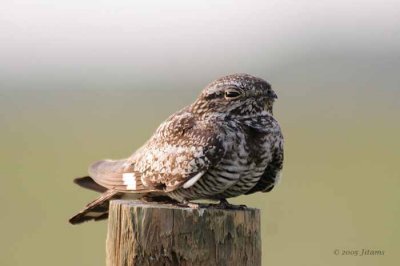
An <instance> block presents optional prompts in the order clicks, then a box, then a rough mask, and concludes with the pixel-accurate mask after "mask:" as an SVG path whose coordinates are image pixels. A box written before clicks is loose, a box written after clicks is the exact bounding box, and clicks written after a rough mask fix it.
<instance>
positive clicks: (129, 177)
mask: <svg viewBox="0 0 400 266" xmlns="http://www.w3.org/2000/svg"><path fill="white" fill-rule="evenodd" d="M122 180H123V181H124V185H126V188H127V189H131V190H136V177H135V174H134V173H123V174H122Z"/></svg>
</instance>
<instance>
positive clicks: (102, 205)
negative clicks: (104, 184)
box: [69, 190, 122, 224]
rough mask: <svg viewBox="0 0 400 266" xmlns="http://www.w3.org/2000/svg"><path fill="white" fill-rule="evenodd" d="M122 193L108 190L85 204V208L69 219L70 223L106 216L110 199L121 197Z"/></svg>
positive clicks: (101, 218)
mask: <svg viewBox="0 0 400 266" xmlns="http://www.w3.org/2000/svg"><path fill="white" fill-rule="evenodd" d="M121 196H122V193H120V192H118V191H115V190H108V191H106V192H104V193H103V194H101V196H100V197H99V198H97V199H96V200H94V201H92V202H90V203H89V204H88V205H86V207H85V209H83V210H82V211H80V212H79V213H78V214H76V215H75V216H73V217H72V218H71V219H69V222H70V223H71V224H80V223H83V222H86V221H90V220H95V221H98V220H103V219H107V217H108V207H109V203H110V200H112V199H119V198H121Z"/></svg>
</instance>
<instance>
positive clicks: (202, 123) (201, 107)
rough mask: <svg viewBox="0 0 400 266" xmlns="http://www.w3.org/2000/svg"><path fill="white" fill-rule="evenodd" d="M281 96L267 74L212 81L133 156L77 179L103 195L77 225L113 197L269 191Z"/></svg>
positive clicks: (277, 162)
mask: <svg viewBox="0 0 400 266" xmlns="http://www.w3.org/2000/svg"><path fill="white" fill-rule="evenodd" d="M276 98H277V96H276V94H275V92H274V91H273V90H272V89H271V86H270V85H269V84H268V83H267V82H266V81H264V80H263V79H260V78H257V77H254V76H251V75H247V74H234V75H229V76H226V77H222V78H220V79H217V80H216V81H214V82H212V83H211V84H209V85H208V86H207V87H206V88H205V89H204V90H203V91H202V93H201V94H200V96H199V97H198V99H197V100H196V101H195V102H194V103H193V104H191V105H189V106H187V107H185V108H183V109H182V110H180V111H178V112H176V113H175V114H173V115H171V116H170V117H169V118H168V119H167V120H166V121H165V122H163V123H162V124H161V125H160V126H159V128H158V129H157V130H156V132H155V133H154V135H153V136H152V137H151V138H150V139H149V140H148V141H147V142H146V143H145V144H144V145H143V146H142V147H141V148H140V149H138V150H137V151H135V152H134V153H133V154H132V155H131V156H130V157H128V158H127V159H122V160H103V161H98V162H95V163H94V164H92V165H91V166H90V167H89V176H87V177H82V178H77V179H75V183H77V184H78V185H80V186H83V187H85V188H89V189H92V190H96V191H98V192H102V193H103V194H102V195H101V197H100V198H98V199H96V200H95V201H93V202H91V203H89V204H88V205H87V206H86V208H85V209H84V210H83V211H81V212H80V213H78V214H77V215H75V216H74V217H72V218H71V219H70V222H71V223H72V224H77V223H81V222H84V221H88V220H92V219H93V220H100V219H105V218H107V216H108V205H109V201H110V200H111V199H116V198H126V197H130V198H132V197H133V198H146V199H154V200H157V198H166V197H167V198H170V199H172V200H175V201H177V202H180V203H183V204H187V203H188V201H190V200H196V199H210V200H220V201H221V204H228V203H227V201H226V199H227V198H231V197H236V196H239V195H243V194H252V193H255V192H258V191H260V192H268V191H270V190H271V189H272V188H273V187H274V185H275V184H276V182H277V181H278V179H279V175H280V171H281V170H282V163H283V136H282V133H281V129H280V127H279V125H278V122H277V121H276V120H275V119H274V117H273V115H272V106H273V103H274V100H275V99H276Z"/></svg>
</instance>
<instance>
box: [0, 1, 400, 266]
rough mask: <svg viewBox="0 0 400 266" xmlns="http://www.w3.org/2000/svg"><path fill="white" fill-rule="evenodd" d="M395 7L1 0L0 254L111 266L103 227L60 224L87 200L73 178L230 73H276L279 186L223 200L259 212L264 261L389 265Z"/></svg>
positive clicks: (394, 241) (397, 99)
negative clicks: (365, 252) (281, 143)
mask: <svg viewBox="0 0 400 266" xmlns="http://www.w3.org/2000/svg"><path fill="white" fill-rule="evenodd" d="M360 7H362V8H360ZM398 10H400V5H399V4H398V3H396V1H379V2H378V1H352V3H351V4H350V3H346V2H345V1H318V2H314V1H309V2H307V1H303V0H302V1H296V2H294V1H293V2H291V1H268V3H264V2H262V1H254V2H253V3H252V4H249V3H247V1H246V2H245V1H235V2H234V3H233V2H231V1H218V2H217V3H214V1H199V2H192V3H187V1H168V3H163V2H161V1H148V3H140V4H139V3H136V2H131V1H119V2H118V3H113V2H109V1H100V2H97V1H69V2H66V1H45V0H41V1H35V2H30V1H17V2H15V1H6V2H5V4H4V5H3V7H2V10H0V20H1V26H0V30H1V31H2V34H1V36H0V39H1V42H0V48H1V49H0V58H1V61H0V126H1V131H0V143H1V146H0V162H1V163H0V166H1V167H0V187H1V193H0V199H1V202H2V215H1V218H0V235H1V239H0V265H104V261H105V237H106V227H107V224H106V223H105V222H98V223H87V224H84V225H81V226H71V225H70V224H68V222H67V220H68V218H69V217H70V216H71V215H73V214H74V213H75V212H76V211H78V210H80V209H81V208H82V207H83V206H84V205H85V204H86V203H87V202H88V201H90V200H92V199H93V198H95V197H96V194H95V193H92V192H90V191H85V190H83V189H80V188H78V187H76V186H74V184H73V183H72V179H73V178H74V177H78V176H82V175H85V174H86V171H87V166H88V165H89V164H90V163H91V162H93V161H95V160H98V159H103V158H122V157H126V156H128V155H130V154H131V152H133V151H134V150H135V149H136V148H138V147H139V146H140V145H141V144H143V143H144V142H145V141H146V140H147V138H148V137H149V136H150V135H151V134H152V132H153V131H154V130H155V129H156V128H157V126H158V125H159V124H160V123H161V122H162V121H163V120H164V119H165V118H166V117H168V116H169V115H170V114H171V113H173V112H174V111H176V110H178V109H180V108H181V107H183V106H185V105H187V104H190V103H191V102H192V101H193V100H194V99H195V98H196V96H197V95H198V94H199V92H200V91H201V89H202V88H203V87H204V86H205V85H206V84H207V83H209V82H211V81H212V80H213V79H215V78H218V77H219V76H222V75H226V74H230V73H235V72H246V73H250V74H253V75H256V76H260V77H262V78H264V79H266V80H268V81H269V82H270V83H271V84H272V86H273V88H274V89H275V91H276V92H277V94H278V96H279V99H278V101H277V102H276V105H275V114H276V117H277V119H278V120H279V122H280V124H281V126H282V129H283V132H284V136H285V139H286V143H285V145H286V149H285V151H286V154H285V155H286V158H285V159H286V160H285V165H284V172H283V178H282V181H281V183H280V185H279V186H278V187H276V189H274V190H273V191H272V192H271V193H267V194H256V195H251V196H246V197H239V198H235V199H234V200H232V201H233V202H234V203H240V204H247V205H248V206H251V207H256V208H260V209H261V210H262V241H263V265H304V266H310V265H367V266H368V265H371V266H372V265H396V262H397V263H398V261H399V260H400V254H399V253H398V247H399V245H400V230H399V222H400V204H399V203H400V194H399V186H400V173H399V170H398V168H399V159H400V140H399V136H400V123H399V122H400V119H399V115H400V88H399V84H400V76H399V69H400V49H399V47H400V37H399V36H400V34H399V33H400V24H399V23H398V17H399V16H398V15H399V14H398ZM396 21H397V23H395V22H396ZM336 249H338V250H340V251H342V250H361V249H374V250H383V251H384V252H385V254H384V255H383V256H358V257H357V256H340V255H339V256H337V255H334V251H335V250H336Z"/></svg>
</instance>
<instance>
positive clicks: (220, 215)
mask: <svg viewBox="0 0 400 266" xmlns="http://www.w3.org/2000/svg"><path fill="white" fill-rule="evenodd" d="M107 265H108V266H114V265H174V266H175V265H252V266H253V265H255V266H257V265H261V237H260V211H259V210H258V209H252V208H246V209H243V210H225V209H217V208H214V207H204V208H203V207H201V208H199V209H192V208H184V207H178V206H175V205H170V204H158V203H147V202H140V201H129V200H115V201H112V202H111V203H110V212H109V222H108V235H107Z"/></svg>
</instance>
